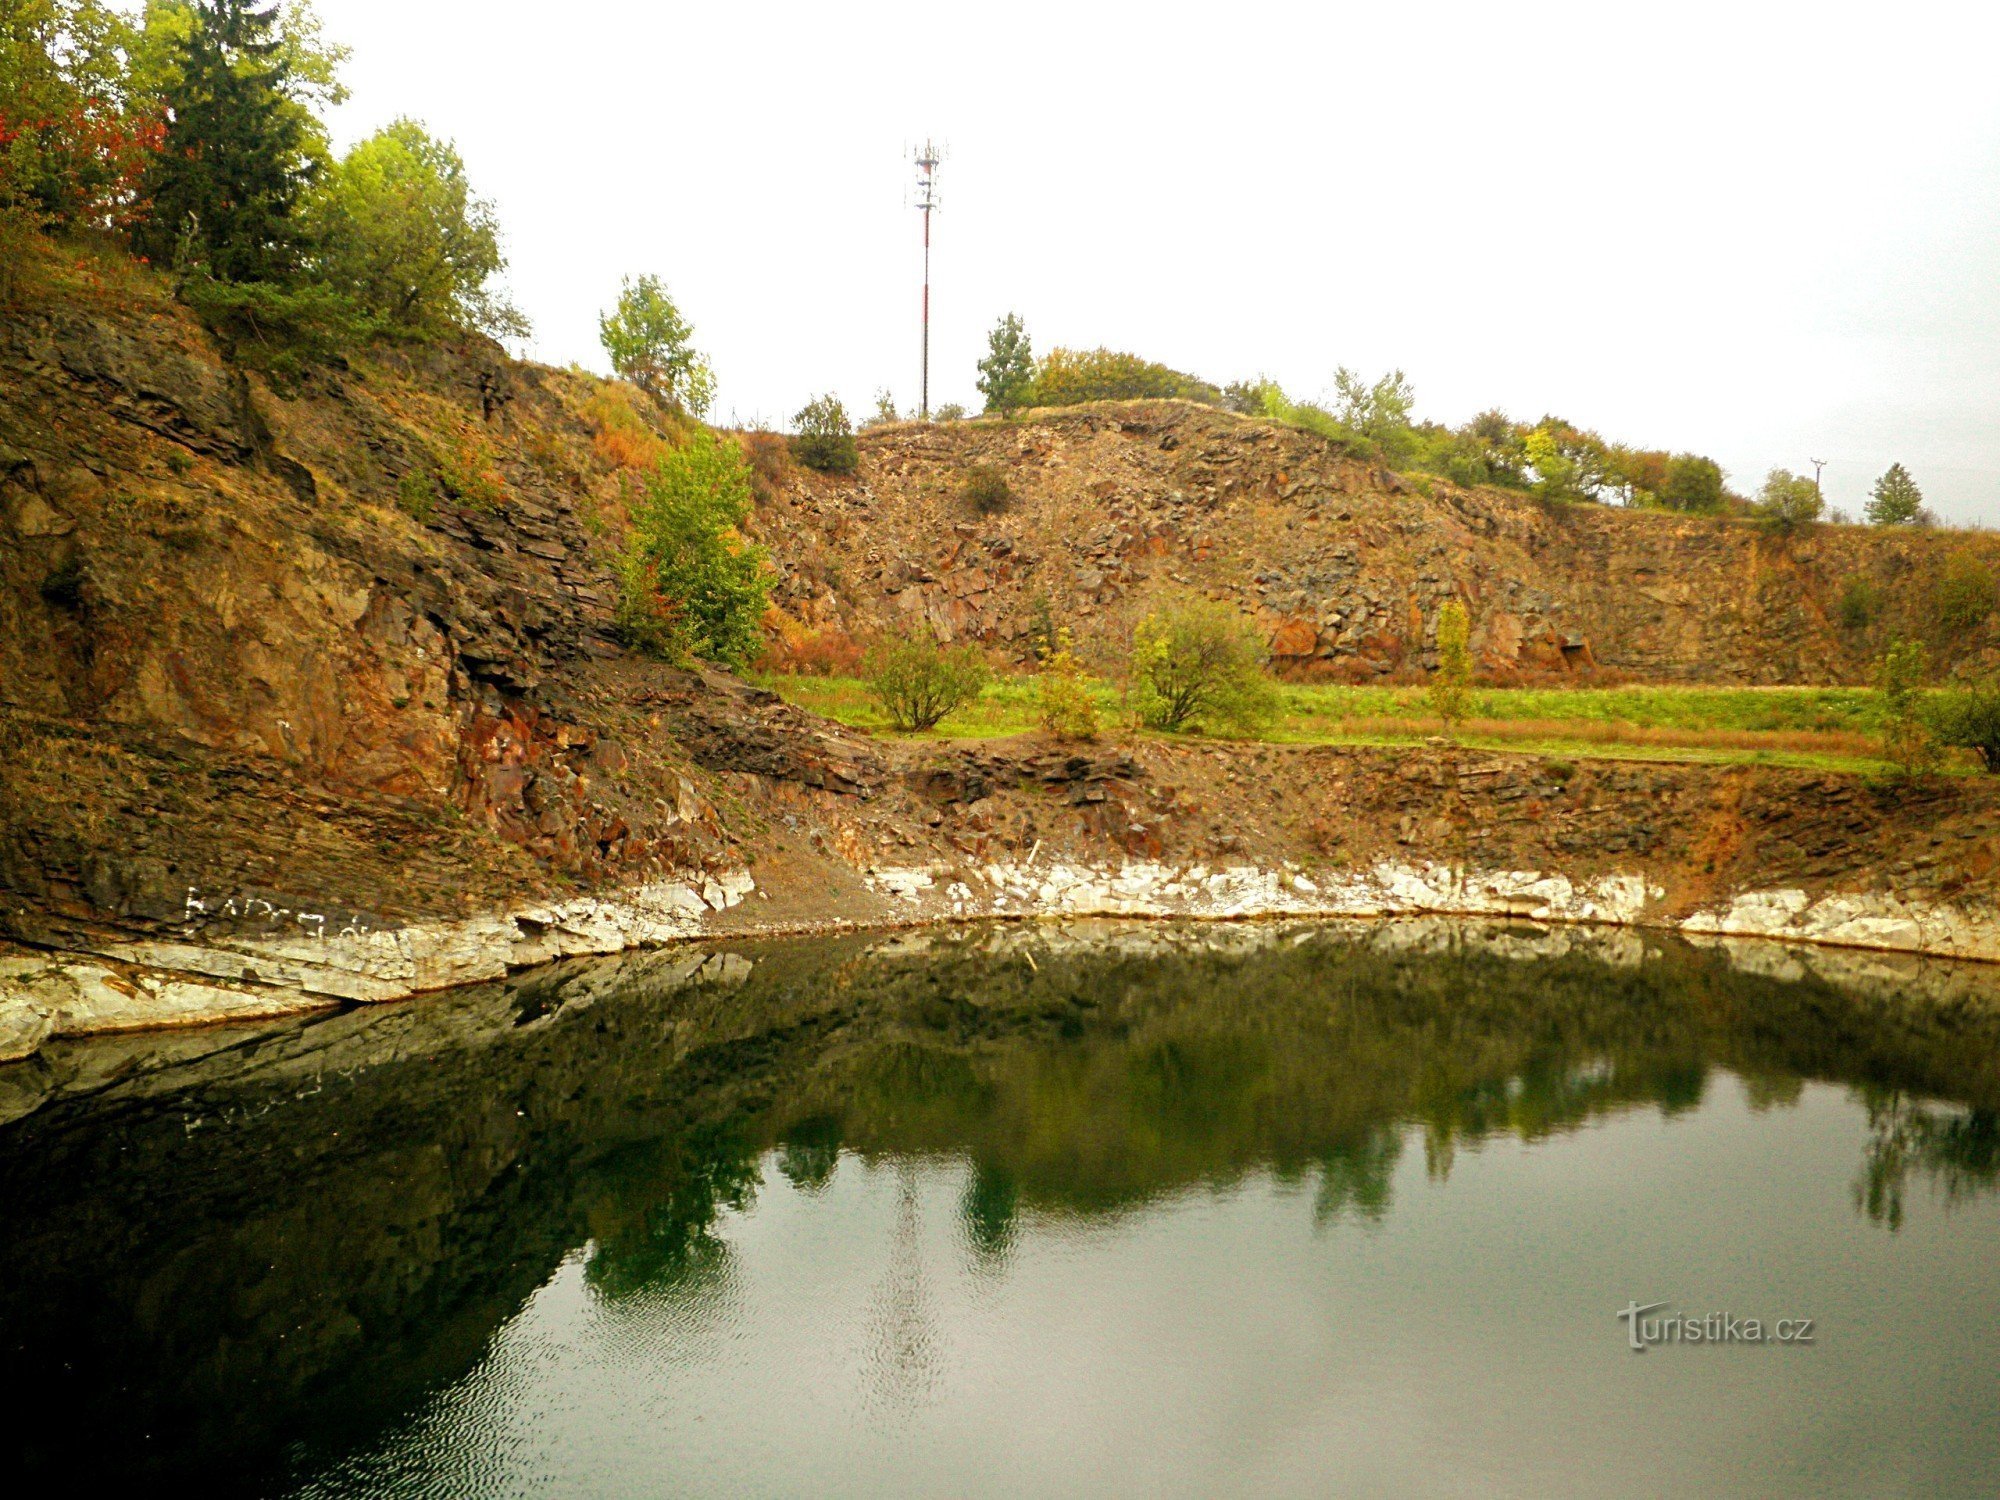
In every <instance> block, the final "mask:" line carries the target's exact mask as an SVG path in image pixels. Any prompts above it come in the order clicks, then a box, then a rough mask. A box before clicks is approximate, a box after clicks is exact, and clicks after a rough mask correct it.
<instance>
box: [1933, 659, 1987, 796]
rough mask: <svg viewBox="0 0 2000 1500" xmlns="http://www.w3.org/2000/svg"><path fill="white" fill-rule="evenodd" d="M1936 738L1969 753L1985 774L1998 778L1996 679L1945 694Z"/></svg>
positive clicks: (1939, 714)
mask: <svg viewBox="0 0 2000 1500" xmlns="http://www.w3.org/2000/svg"><path fill="white" fill-rule="evenodd" d="M1937 728H1938V738H1939V739H1940V740H1942V741H1943V742H1944V743H1945V744H1947V745H1957V746H1961V747H1963V748H1964V749H1967V750H1970V751H1972V752H1973V753H1974V754H1975V755H1977V756H1978V757H1979V763H1980V764H1981V765H1983V766H1984V767H1986V771H1987V774H1988V775H1992V776H2000V680H1993V681H1988V682H1983V683H1978V684H1975V685H1974V686H1972V687H1969V688H1962V689H1959V690H1958V691H1956V692H1953V693H1951V694H1949V695H1948V696H1947V697H1946V698H1945V701H1944V704H1943V706H1942V708H1941V709H1940V711H1939V713H1938V725H1937Z"/></svg>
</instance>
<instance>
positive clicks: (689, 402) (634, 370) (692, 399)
mask: <svg viewBox="0 0 2000 1500" xmlns="http://www.w3.org/2000/svg"><path fill="white" fill-rule="evenodd" d="M597 336H598V338H599V339H600V340H602V341H603V344H604V352H605V353H606V354H608V355H610V356H611V368H612V369H614V370H616V371H617V372H618V373H619V375H621V376H622V377H624V378H625V379H626V380H629V381H631V382H632V383H633V384H634V385H636V386H638V387H639V389H640V390H642V391H645V392H646V393H647V394H648V395H651V396H653V397H656V398H657V399H659V400H661V401H664V402H665V403H666V404H667V405H668V406H670V407H672V408H673V409H674V410H676V411H684V412H688V413H691V414H692V415H694V416H697V417H698V416H701V415H702V414H703V413H705V412H706V411H707V410H708V405H709V402H711V401H713V400H714V399H715V372H714V371H713V370H711V369H710V368H709V364H708V360H707V359H706V358H705V357H704V356H703V355H702V354H701V353H700V352H699V351H697V350H696V349H695V347H694V344H693V339H694V329H693V327H692V326H691V325H690V324H689V323H688V321H687V319H686V318H684V317H682V316H681V310H680V308H678V307H677V306H675V305H674V299H673V298H672V297H670V296H668V295H667V287H666V283H665V282H663V281H661V280H660V278H659V277H657V276H641V277H639V278H638V279H637V280H636V281H635V280H634V279H633V278H631V277H629V276H628V277H626V278H625V280H624V283H623V284H622V285H621V286H620V288H619V292H618V305H617V306H616V307H615V308H613V309H612V310H611V311H610V312H608V313H605V314H603V315H602V316H601V317H599V318H598V320H597Z"/></svg>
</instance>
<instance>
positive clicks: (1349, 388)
mask: <svg viewBox="0 0 2000 1500" xmlns="http://www.w3.org/2000/svg"><path fill="white" fill-rule="evenodd" d="M1333 394H1334V402H1333V414H1334V416H1335V417H1336V418H1337V419H1338V420H1339V421H1340V422H1341V423H1342V424H1343V425H1344V426H1346V427H1348V428H1350V429H1352V430H1353V431H1354V432H1356V433H1358V434H1359V435H1360V436H1362V437H1365V438H1367V439H1368V440H1369V441H1370V442H1372V443H1378V444H1380V445H1381V446H1383V447H1384V448H1389V447H1392V446H1393V445H1394V444H1395V443H1396V442H1397V440H1398V439H1399V438H1400V437H1402V435H1403V434H1405V433H1407V432H1408V431H1409V429H1410V411H1411V408H1412V407H1414V406H1415V405H1416V402H1417V395H1416V392H1415V391H1414V390H1413V389H1411V387H1410V382H1409V380H1408V379H1407V378H1406V377H1405V376H1404V374H1403V372H1402V371H1401V370H1391V371H1390V372H1389V373H1388V374H1387V375H1384V376H1383V377H1382V378H1381V379H1380V380H1378V381H1376V382H1375V383H1374V384H1372V385H1371V384H1369V383H1368V382H1367V381H1365V380H1363V379H1362V378H1361V376H1360V375H1359V374H1358V373H1357V372H1355V371H1353V370H1350V369H1348V368H1347V366H1346V365H1342V366H1341V367H1340V368H1339V369H1337V370H1335V371H1334V372H1333Z"/></svg>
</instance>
